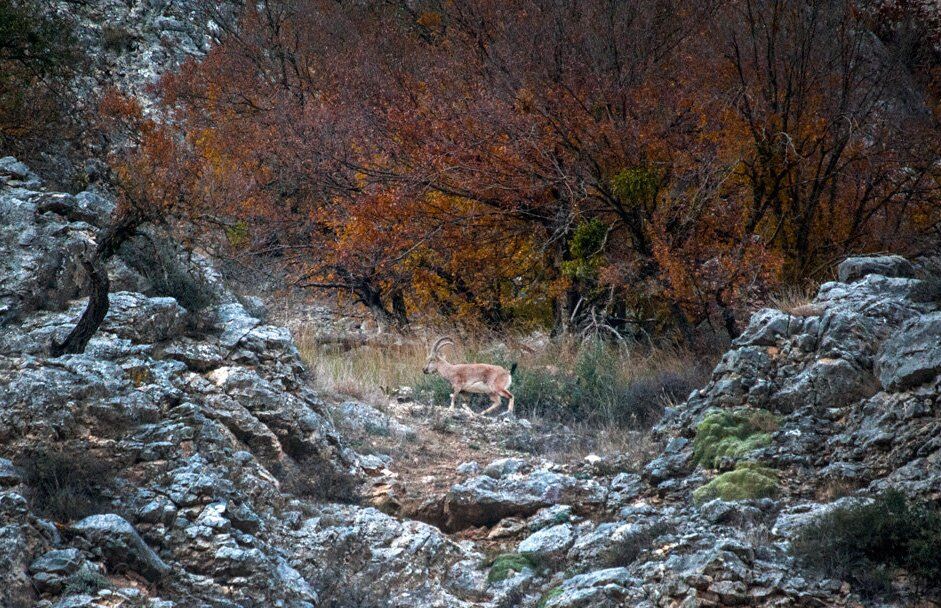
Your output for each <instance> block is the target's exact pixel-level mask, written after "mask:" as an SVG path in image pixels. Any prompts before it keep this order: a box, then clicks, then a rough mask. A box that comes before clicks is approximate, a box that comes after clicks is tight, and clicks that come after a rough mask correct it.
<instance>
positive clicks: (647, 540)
mask: <svg viewBox="0 0 941 608" xmlns="http://www.w3.org/2000/svg"><path fill="white" fill-rule="evenodd" d="M671 529H672V528H671V527H670V525H669V524H667V523H666V522H657V523H655V524H653V525H651V526H648V527H646V528H644V529H642V530H640V531H639V532H637V533H636V534H631V535H629V536H625V537H624V538H623V539H621V540H619V541H616V542H615V543H614V544H613V545H611V547H610V548H609V549H608V551H607V552H606V553H605V556H604V562H605V567H607V568H619V567H622V566H623V567H627V566H630V565H631V564H632V563H634V560H636V559H637V558H638V557H639V556H640V554H641V553H643V552H644V551H646V550H647V549H649V548H650V547H651V545H652V544H653V541H655V540H657V539H658V538H659V537H661V536H663V535H664V534H667V533H669V532H670V531H671Z"/></svg>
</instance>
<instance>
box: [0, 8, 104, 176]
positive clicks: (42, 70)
mask: <svg viewBox="0 0 941 608" xmlns="http://www.w3.org/2000/svg"><path fill="white" fill-rule="evenodd" d="M85 67H86V58H85V56H84V53H83V52H82V50H81V49H80V48H79V46H78V44H77V41H76V39H75V35H74V33H73V29H72V26H71V24H70V23H69V22H68V21H66V20H65V19H63V18H61V17H59V16H57V15H56V13H55V12H54V11H52V10H50V8H49V3H47V2H39V1H37V0H0V148H2V149H3V150H4V151H5V153H12V154H14V155H16V156H20V157H21V160H26V161H30V160H33V159H35V158H38V157H39V156H40V153H41V152H43V150H42V148H43V147H46V146H61V145H62V144H63V141H64V140H68V139H69V138H70V137H72V136H74V135H75V132H74V131H73V129H74V127H75V126H76V123H75V121H74V118H75V117H74V110H75V99H74V98H73V96H72V95H71V94H70V93H69V89H68V87H69V84H70V83H71V81H72V79H73V77H74V76H75V75H76V74H78V73H80V72H82V71H83V70H84V69H85Z"/></svg>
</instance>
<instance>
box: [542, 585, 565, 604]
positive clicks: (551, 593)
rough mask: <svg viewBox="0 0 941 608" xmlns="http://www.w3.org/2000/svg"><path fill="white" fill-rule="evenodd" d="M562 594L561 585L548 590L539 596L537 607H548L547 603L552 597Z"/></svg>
mask: <svg viewBox="0 0 941 608" xmlns="http://www.w3.org/2000/svg"><path fill="white" fill-rule="evenodd" d="M560 595H562V588H561V587H556V588H554V589H550V590H548V591H546V593H545V595H543V596H542V597H541V598H539V603H538V604H536V608H546V604H548V603H549V601H550V600H552V598H554V597H559V596H560Z"/></svg>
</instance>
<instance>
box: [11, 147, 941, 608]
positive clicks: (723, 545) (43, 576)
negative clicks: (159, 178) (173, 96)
mask: <svg viewBox="0 0 941 608" xmlns="http://www.w3.org/2000/svg"><path fill="white" fill-rule="evenodd" d="M50 201H52V202H59V203H61V202H65V203H67V204H68V205H69V206H70V207H72V208H75V209H80V210H81V211H82V213H81V214H79V216H78V217H79V219H76V216H75V215H74V214H73V219H67V218H65V217H63V216H61V215H58V214H57V213H56V212H55V211H50V210H47V209H53V208H56V206H55V205H52V206H50V205H49V204H48V203H49V202H50ZM110 210H111V203H110V202H109V201H108V199H107V198H106V197H102V196H100V195H98V194H96V193H94V192H83V193H81V194H78V195H75V196H72V195H68V194H63V193H57V192H50V191H47V190H45V189H44V187H43V184H42V181H41V180H40V179H39V178H38V177H37V176H35V175H34V174H33V173H32V172H30V171H29V169H28V168H27V167H25V166H24V165H22V164H21V163H18V162H16V161H15V160H14V159H11V158H5V159H2V160H0V217H2V218H3V220H2V222H0V277H2V283H0V285H2V288H0V605H3V606H10V607H15V608H19V607H20V606H60V607H66V606H69V607H79V606H164V607H170V606H187V607H188V606H297V607H300V606H351V607H355V606H363V607H367V606H369V607H384V606H396V607H405V606H429V607H431V606H449V607H450V606H494V607H496V606H504V607H509V606H525V607H532V606H542V607H543V608H562V607H568V608H575V607H588V606H592V607H594V606H697V605H702V606H714V605H752V606H780V605H806V606H843V605H848V606H851V605H865V604H872V603H873V601H870V600H865V601H864V600H862V599H861V597H860V596H859V594H858V593H857V590H855V589H854V588H853V587H852V585H850V584H849V583H847V582H845V581H840V580H828V579H825V578H821V577H820V576H817V575H814V574H813V573H810V572H808V571H806V570H805V569H804V568H802V567H801V566H800V565H798V564H797V563H796V562H795V560H794V558H793V557H792V556H791V553H790V551H789V546H790V543H791V541H792V540H793V539H794V536H795V534H797V533H798V532H799V531H800V529H801V528H802V526H804V525H806V524H807V523H808V522H810V521H812V520H813V518H814V517H815V516H816V515H817V514H819V513H822V512H824V511H826V510H828V509H832V508H834V506H836V505H840V504H846V503H847V501H855V500H864V499H865V498H864V497H866V496H869V495H872V494H874V493H876V492H878V491H879V490H881V489H884V488H887V487H894V488H899V489H902V490H903V491H905V492H906V493H908V494H910V495H912V496H916V497H921V498H925V499H931V500H937V499H938V498H939V496H941V440H939V437H941V432H939V430H941V403H939V401H941V398H939V393H941V390H939V388H941V386H939V384H941V378H939V372H941V340H939V338H941V311H939V310H938V301H937V297H936V294H933V293H932V292H931V291H930V290H928V289H926V285H925V283H924V282H923V281H920V280H918V279H915V278H912V276H913V274H914V269H913V267H912V266H911V264H909V263H908V262H907V261H905V260H902V259H900V258H892V257H881V258H869V259H866V258H856V259H851V260H848V261H847V262H845V263H844V264H843V265H842V266H841V267H840V281H839V282H833V283H828V284H825V285H823V286H822V287H821V289H820V292H819V294H818V296H817V297H816V299H815V300H814V301H813V303H811V304H809V305H806V306H803V307H800V308H799V309H795V310H793V311H789V312H782V311H777V310H763V311H760V312H758V313H757V314H756V315H755V316H754V317H753V319H752V321H751V323H750V325H749V327H748V329H747V331H746V332H745V333H744V334H743V335H742V336H741V337H740V338H739V339H738V340H737V341H736V342H735V344H734V347H733V349H732V350H730V351H729V352H728V353H726V355H725V356H724V357H723V359H722V361H721V362H720V364H719V365H718V366H717V367H716V369H715V371H714V374H713V377H712V380H711V381H710V382H709V383H708V385H707V386H705V387H703V388H702V389H700V390H698V391H695V392H694V393H693V394H692V395H691V396H690V398H689V399H688V400H687V401H686V402H685V403H683V404H681V405H679V406H677V407H676V408H673V409H671V410H669V411H668V412H667V413H666V416H665V417H664V419H663V421H662V422H661V423H660V425H659V426H658V427H657V428H656V429H655V431H654V438H655V439H656V441H657V443H656V445H657V450H656V453H655V454H654V455H653V456H652V457H651V458H646V459H639V455H638V454H636V453H635V454H630V455H619V454H598V455H589V456H587V457H583V455H581V454H578V455H577V457H571V458H565V459H560V458H553V457H549V456H546V455H543V454H545V453H549V454H552V453H553V452H552V451H548V452H547V451H544V450H540V449H536V446H537V444H539V443H540V442H541V441H545V440H548V439H552V438H555V439H558V437H559V435H563V434H564V433H565V432H566V431H565V429H564V428H563V427H548V428H547V427H545V426H542V425H539V426H534V424H532V423H530V422H528V421H526V420H521V419H518V420H508V419H490V418H488V419H482V418H469V417H467V415H466V414H464V413H462V412H448V411H442V409H441V408H432V407H430V406H427V405H423V404H421V403H416V402H415V401H413V400H412V399H411V398H410V397H409V396H408V394H407V393H405V392H403V393H402V394H400V395H399V396H398V397H397V398H394V399H392V400H391V402H390V403H389V404H388V405H387V406H384V407H381V408H376V407H373V406H371V405H367V404H364V403H358V402H355V401H346V402H343V401H336V400H328V399H325V398H324V397H322V396H321V395H320V394H319V393H318V392H317V386H316V381H315V380H314V379H312V378H310V377H309V375H308V374H307V372H306V370H305V368H304V365H303V364H302V362H301V360H300V358H299V356H298V352H297V349H296V348H295V346H294V343H293V340H292V337H291V334H290V332H289V331H288V330H286V329H283V328H280V327H277V326H272V325H268V324H266V322H265V320H264V319H265V310H264V306H262V305H261V304H260V303H259V302H257V301H255V300H252V299H250V298H249V299H247V298H239V297H237V296H236V295H234V294H233V293H232V292H230V291H229V290H227V289H226V288H225V287H224V286H223V285H222V284H221V282H220V281H219V279H218V276H217V275H216V274H215V273H213V272H212V270H211V268H210V267H209V266H208V264H205V263H204V262H203V263H201V264H197V266H196V268H197V269H198V272H199V273H200V279H201V280H202V281H203V282H204V284H205V285H207V286H208V287H206V289H208V290H210V291H211V292H212V294H211V295H212V297H211V298H210V300H211V304H209V305H206V306H203V307H201V308H200V309H199V310H188V309H187V308H185V307H184V306H183V305H182V304H181V302H180V301H178V300H177V299H175V298H173V297H168V296H166V295H161V294H159V293H158V291H159V289H157V288H156V287H155V285H154V284H153V282H152V281H150V280H148V278H147V277H146V276H144V275H143V274H141V273H139V272H137V271H135V270H134V269H133V268H132V267H131V265H129V264H128V263H126V262H125V261H124V257H122V256H119V257H118V258H116V259H115V260H114V262H113V263H112V267H111V268H110V274H111V276H112V278H113V293H112V295H111V309H110V312H109V314H108V316H107V318H106V319H105V323H104V326H103V327H102V329H101V331H100V332H99V334H98V335H97V336H96V337H95V338H94V339H93V340H92V342H91V343H90V345H89V348H88V349H87V351H86V352H85V353H84V354H82V355H67V356H63V357H58V358H53V357H50V356H48V354H47V353H48V347H49V344H50V342H51V340H52V339H53V338H61V337H63V336H64V334H65V333H67V332H68V330H69V329H70V327H71V325H72V324H73V323H74V322H75V320H76V318H77V316H78V315H79V314H80V312H81V310H82V307H83V300H82V299H81V295H82V285H83V281H84V278H83V270H82V269H81V267H80V265H78V264H77V263H76V261H75V260H76V259H77V255H78V254H79V253H80V252H81V251H83V250H84V249H85V248H87V247H90V246H91V245H92V244H93V242H94V238H95V234H96V228H97V226H98V225H100V224H102V223H103V222H104V221H106V218H107V216H108V213H109V212H110ZM925 294H927V296H926V295H925ZM181 299H183V301H184V302H188V303H189V304H190V305H191V306H192V303H191V302H189V300H187V299H185V298H181ZM758 408H760V409H761V410H762V411H764V412H767V413H768V414H767V415H768V416H771V417H772V418H773V419H774V420H775V424H774V425H773V427H770V428H768V429H767V434H766V435H767V437H766V438H765V440H763V441H760V442H756V443H755V444H754V445H752V444H748V445H746V448H747V449H744V450H743V449H740V446H739V447H737V448H736V450H738V451H736V450H725V451H724V452H723V451H721V450H720V451H718V452H716V453H715V454H712V453H710V454H706V455H705V456H704V455H703V453H702V451H701V445H700V443H698V442H697V439H696V436H697V433H703V432H704V431H703V430H702V429H703V427H702V425H701V423H702V421H703V420H704V419H706V418H708V417H709V416H712V415H714V414H715V412H716V411H723V412H729V413H735V412H748V411H758ZM736 445H737V444H736ZM697 446H699V447H697ZM642 455H643V454H642V453H641V454H640V456H642ZM50 458H52V460H53V464H52V465H49V464H48V461H49V459H50ZM55 458H59V460H58V461H56V460H55ZM44 459H45V460H44ZM744 460H748V461H754V462H760V463H761V466H762V467H763V469H762V471H771V472H772V473H771V474H772V477H773V478H774V480H775V487H774V491H773V492H770V493H769V494H770V495H771V496H772V497H768V498H760V499H746V500H728V501H726V500H721V499H714V500H710V498H711V495H710V492H711V491H712V488H713V487H714V484H710V485H708V486H707V484H709V482H710V481H711V480H714V479H716V478H717V476H720V475H722V474H728V473H733V474H734V473H735V472H736V468H737V467H739V466H740V463H741V462H742V461H744ZM37 463H38V464H37ZM43 463H46V465H45V468H44V466H41V465H43ZM56 467H59V468H58V469H57V468H56ZM50 470H52V472H53V473H54V475H53V476H52V478H50V473H49V471H50ZM89 471H90V473H89ZM85 478H88V483H87V486H75V485H74V483H72V482H73V481H75V480H81V479H85ZM50 479H51V481H52V482H54V483H52V485H51V486H50ZM725 479H728V478H725ZM720 481H721V479H720ZM704 486H705V487H706V489H705V490H704V489H703V488H704ZM63 491H69V492H73V494H66V495H65V497H64V501H60V503H57V502H56V501H55V500H53V499H54V498H56V497H59V498H62V497H61V496H60V494H61V492H63ZM57 493H58V494H57ZM83 501H84V502H83ZM355 503H359V504H355ZM895 585H896V595H895V597H896V599H895V600H892V601H891V602H889V601H887V602H886V603H888V604H892V605H898V606H903V605H911V604H912V603H914V602H915V601H916V599H917V600H918V601H921V602H923V603H922V605H936V604H933V603H931V599H930V598H926V597H924V596H923V595H917V596H916V592H915V590H914V587H912V586H911V585H909V584H908V583H907V581H906V580H905V578H904V577H902V578H900V579H899V580H897V581H896V582H895Z"/></svg>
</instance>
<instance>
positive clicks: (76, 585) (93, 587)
mask: <svg viewBox="0 0 941 608" xmlns="http://www.w3.org/2000/svg"><path fill="white" fill-rule="evenodd" d="M110 588H111V581H109V580H108V579H107V578H105V577H104V575H102V574H101V573H100V572H98V570H96V569H95V568H94V566H92V565H91V564H84V565H83V566H82V567H81V568H79V569H78V570H76V571H75V573H74V574H72V575H71V576H69V577H68V578H67V579H66V581H65V588H64V589H63V591H62V593H63V595H80V594H85V595H95V594H97V593H98V592H99V591H101V590H102V589H110Z"/></svg>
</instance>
